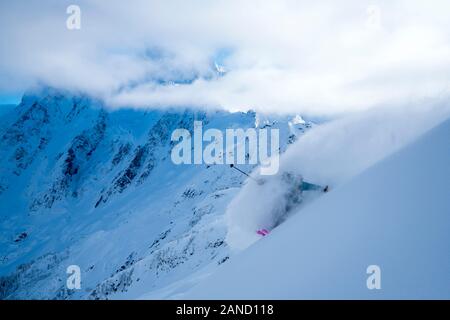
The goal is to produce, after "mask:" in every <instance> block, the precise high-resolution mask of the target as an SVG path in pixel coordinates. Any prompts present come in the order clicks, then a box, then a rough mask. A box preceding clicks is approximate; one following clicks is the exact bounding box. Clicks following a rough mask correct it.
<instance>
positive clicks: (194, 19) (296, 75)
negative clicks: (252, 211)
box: [0, 0, 450, 115]
mask: <svg viewBox="0 0 450 320" xmlns="http://www.w3.org/2000/svg"><path fill="white" fill-rule="evenodd" d="M72 3H73V1H60V0H58V1H57V0H47V1H37V0H31V1H23V0H18V1H8V2H6V1H2V2H1V3H0V34H1V37H0V91H2V92H9V91H14V90H23V89H26V88H27V87H28V86H31V85H35V84H39V83H46V84H49V85H53V86H57V87H65V88H71V89H77V90H83V91H88V92H89V93H91V94H94V95H96V96H98V97H102V98H104V99H105V100H106V101H108V103H110V104H112V105H133V106H167V105H172V106H173V105H187V104H188V105H206V106H210V105H211V106H222V107H224V108H227V109H232V110H234V109H248V108H254V109H259V110H265V111H276V112H302V113H309V114H320V115H330V114H339V113H342V112H347V111H356V110H364V109H367V108H371V107H374V106H383V105H396V104H403V103H405V102H407V101H413V100H415V99H417V98H424V97H435V96H439V95H446V94H448V91H449V88H450V81H449V79H450V76H449V75H450V3H449V2H448V1H447V0H435V1H433V2H426V1H421V0H394V1H387V0H386V1H384V0H378V1H365V0H363V1H360V0H358V1H356V0H345V1H331V0H322V1H314V2H312V1H298V0H296V1H294V0H292V1H291V0H267V1H256V0H248V1H237V0H218V1H201V0H191V1H182V0H165V1H144V0H134V1H131V2H124V1H99V0H89V1H88V0H79V1H76V4H77V5H79V6H80V8H81V12H82V16H81V30H73V31H70V30H67V29H66V18H67V14H66V8H67V6H68V5H69V4H72ZM224 49H226V51H227V52H228V54H227V55H225V56H224V57H222V58H221V60H222V61H221V62H222V64H223V65H224V67H225V68H226V69H227V70H228V73H227V74H226V75H225V76H223V77H211V73H210V72H211V71H210V69H211V65H212V62H213V61H214V59H215V57H217V56H218V55H220V53H221V52H223V51H224ZM194 76H199V78H198V79H197V80H195V81H193V82H188V83H185V84H181V85H176V86H174V85H169V86H167V85H166V86H161V85H157V84H156V83H155V80H160V79H163V80H174V79H180V78H182V79H190V78H193V77H194Z"/></svg>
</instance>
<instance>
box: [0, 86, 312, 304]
mask: <svg viewBox="0 0 450 320" xmlns="http://www.w3.org/2000/svg"><path fill="white" fill-rule="evenodd" d="M260 118H264V121H263V123H264V124H263V125H264V126H270V127H276V128H279V129H280V138H281V140H280V142H281V151H282V152H284V151H285V150H286V148H287V146H288V145H289V144H290V143H292V142H293V141H294V140H296V139H297V136H299V135H301V134H303V133H304V132H305V131H307V130H308V129H309V128H311V126H313V124H312V123H311V122H308V121H305V122H303V121H298V119H301V118H299V117H298V116H297V117H296V118H295V119H294V118H293V117H268V116H264V117H262V116H260V115H257V114H255V113H254V112H248V113H228V112H224V111H208V112H206V111H202V110H193V109H185V110H181V109H177V110H166V111H162V110H147V111H138V110H131V109H121V110H118V111H111V110H108V109H105V108H104V107H103V106H102V104H101V103H100V102H98V101H95V100H93V99H91V98H89V97H85V96H82V95H73V94H70V93H68V92H64V91H58V90H54V89H46V90H43V91H42V92H39V93H36V94H28V95H26V96H24V98H23V100H22V103H21V104H20V105H19V106H17V107H16V108H15V110H14V111H13V112H12V113H11V112H10V113H9V114H8V116H5V117H2V119H1V120H2V124H3V123H4V126H2V129H1V131H0V134H1V141H0V144H1V149H0V156H1V159H0V161H1V163H0V164H1V166H2V171H1V173H0V221H1V223H0V266H1V268H0V298H2V299H13V298H46V299H54V298H57V299H75V298H78V299H80V298H81V299H85V298H89V299H105V298H110V299H114V298H135V297H139V296H141V295H142V294H144V293H146V294H149V295H151V296H152V297H154V298H158V297H164V296H165V295H168V294H169V293H170V292H171V290H177V289H176V287H177V283H178V282H179V281H180V280H182V279H185V278H186V277H188V276H190V275H192V274H194V273H198V272H200V273H201V270H202V269H203V268H207V269H208V270H211V269H214V268H215V267H216V266H218V265H220V264H222V263H224V262H226V261H227V260H228V259H229V257H230V252H229V248H228V246H227V245H226V243H225V242H224V238H225V235H226V223H225V221H224V212H225V208H226V207H227V205H228V203H229V202H230V201H231V199H232V198H233V197H234V196H235V194H236V192H237V191H238V190H239V189H240V188H241V186H242V184H243V182H244V176H242V175H241V174H240V173H239V172H237V171H235V170H231V169H230V168H229V167H228V166H225V165H214V166H207V165H181V166H177V165H175V164H173V163H172V161H171V158H170V151H171V148H172V146H173V143H172V142H171V141H170V136H171V133H172V131H173V130H174V129H176V128H186V129H188V130H192V126H193V122H194V121H195V120H199V121H203V125H204V128H205V129H208V128H217V129H219V130H223V131H224V130H225V129H226V128H242V129H247V128H255V127H260V126H259V125H260V123H262V122H259V120H258V119H260ZM253 168H254V166H251V165H243V166H241V167H240V169H242V170H244V171H247V172H251V171H252V169H253ZM69 265H78V266H79V267H80V268H81V283H82V288H81V290H68V289H67V287H66V279H67V274H66V268H67V267H68V266H69ZM163 288H169V289H163ZM170 288H172V289H170Z"/></svg>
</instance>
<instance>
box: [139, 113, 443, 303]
mask: <svg viewBox="0 0 450 320" xmlns="http://www.w3.org/2000/svg"><path fill="white" fill-rule="evenodd" d="M449 182H450V120H447V121H445V122H444V123H442V124H441V125H439V126H438V127H436V128H434V129H433V130H431V131H430V132H428V133H426V134H425V135H424V136H422V137H421V138H419V139H418V140H416V141H415V142H413V143H412V144H410V145H408V146H407V147H405V148H403V149H401V150H400V151H399V152H396V153H395V154H393V155H391V156H389V157H388V158H386V159H385V160H383V161H381V162H379V163H377V164H376V165H374V166H373V167H370V168H369V169H368V170H366V171H364V172H363V173H361V174H359V175H357V176H356V177H354V178H353V179H352V180H351V181H349V182H348V183H346V184H344V185H342V186H341V187H339V188H338V189H336V190H333V191H332V192H330V193H329V194H327V195H326V196H323V197H322V198H320V199H319V200H317V201H316V202H314V203H312V204H311V205H310V206H308V207H306V208H304V209H303V210H302V211H301V212H297V214H295V215H293V216H292V217H291V218H290V219H289V220H288V221H287V222H285V223H284V224H282V225H280V226H279V227H278V228H276V229H275V230H274V231H273V232H272V233H271V234H270V236H268V237H266V238H264V239H262V240H261V241H259V242H257V243H256V244H254V245H253V246H251V247H250V248H248V249H247V250H245V251H243V252H242V253H241V254H239V255H238V256H235V257H234V258H233V259H232V260H231V261H230V262H229V263H228V264H226V265H223V266H221V267H220V268H219V269H218V270H216V271H215V272H213V271H211V275H210V276H209V277H207V278H206V279H203V281H202V282H201V283H200V284H198V285H197V286H195V287H193V288H191V289H189V288H190V287H189V286H187V287H186V290H185V292H181V291H179V292H178V293H177V294H174V295H172V296H171V297H172V298H188V299H191V298H194V299H197V298H207V299H215V298H227V299H299V298H306V299H310V298H332V299H346V298H356V299H380V298H387V299H390V298H426V299H428V298H445V299H449V298H450V278H449V272H450V233H449V230H450V187H449ZM369 265H378V266H379V267H380V268H381V290H368V289H367V286H366V280H367V278H368V274H367V273H366V270H367V267H368V266H369ZM144 298H145V296H144Z"/></svg>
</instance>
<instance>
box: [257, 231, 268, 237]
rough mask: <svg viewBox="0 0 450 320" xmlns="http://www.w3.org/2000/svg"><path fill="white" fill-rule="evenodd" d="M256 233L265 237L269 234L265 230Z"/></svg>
mask: <svg viewBox="0 0 450 320" xmlns="http://www.w3.org/2000/svg"><path fill="white" fill-rule="evenodd" d="M256 233H257V234H259V235H260V236H263V237H265V236H267V235H268V234H269V231H268V230H267V229H261V230H258V231H256Z"/></svg>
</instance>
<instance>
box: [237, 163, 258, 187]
mask: <svg viewBox="0 0 450 320" xmlns="http://www.w3.org/2000/svg"><path fill="white" fill-rule="evenodd" d="M230 168H234V169H236V170H237V171H239V172H240V173H242V174H245V175H246V176H247V177H249V178H250V179H252V180H254V181H256V183H257V184H259V185H261V184H264V180H262V179H261V180H260V179H255V178H253V177H252V176H251V175H249V174H248V173H247V172H244V171H242V170H241V169H239V168H238V167H236V166H235V165H234V164H230Z"/></svg>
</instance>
